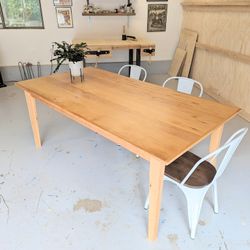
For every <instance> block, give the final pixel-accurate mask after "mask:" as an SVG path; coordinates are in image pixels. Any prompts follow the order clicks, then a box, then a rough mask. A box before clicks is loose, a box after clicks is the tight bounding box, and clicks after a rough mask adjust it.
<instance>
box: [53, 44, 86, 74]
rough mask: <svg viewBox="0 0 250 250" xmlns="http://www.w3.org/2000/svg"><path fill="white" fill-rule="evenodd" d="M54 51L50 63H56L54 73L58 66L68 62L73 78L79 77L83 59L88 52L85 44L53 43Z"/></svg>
mask: <svg viewBox="0 0 250 250" xmlns="http://www.w3.org/2000/svg"><path fill="white" fill-rule="evenodd" d="M54 44H55V45H56V49H55V50H54V53H53V54H54V58H53V59H51V62H53V61H56V62H57V66H56V68H55V70H54V73H55V72H57V71H58V70H59V68H60V66H61V65H62V64H63V63H64V62H65V61H66V60H68V61H69V67H70V69H71V73H72V75H73V76H80V69H82V68H83V59H84V58H85V57H86V53H87V51H88V48H87V44H86V43H83V42H82V43H79V44H69V43H67V42H65V41H63V42H62V43H57V42H55V43H54Z"/></svg>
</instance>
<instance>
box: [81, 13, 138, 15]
mask: <svg viewBox="0 0 250 250" xmlns="http://www.w3.org/2000/svg"><path fill="white" fill-rule="evenodd" d="M82 15H83V16H135V15H136V14H135V13H82Z"/></svg>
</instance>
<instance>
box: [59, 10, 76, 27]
mask: <svg viewBox="0 0 250 250" xmlns="http://www.w3.org/2000/svg"><path fill="white" fill-rule="evenodd" d="M56 18H57V24H58V28H72V27H73V19H72V11H71V7H61V8H59V7H57V8H56Z"/></svg>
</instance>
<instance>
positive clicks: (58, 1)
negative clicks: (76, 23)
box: [53, 0, 72, 6]
mask: <svg viewBox="0 0 250 250" xmlns="http://www.w3.org/2000/svg"><path fill="white" fill-rule="evenodd" d="M53 2H54V5H55V6H72V0H53Z"/></svg>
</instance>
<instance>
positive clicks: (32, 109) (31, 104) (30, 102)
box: [24, 91, 41, 148]
mask: <svg viewBox="0 0 250 250" xmlns="http://www.w3.org/2000/svg"><path fill="white" fill-rule="evenodd" d="M24 93H25V97H26V102H27V106H28V111H29V116H30V122H31V127H32V130H33V135H34V140H35V145H36V147H37V148H41V140H40V134H39V127H38V122H37V111H36V100H35V98H34V97H32V96H31V94H30V93H28V92H27V91H25V92H24Z"/></svg>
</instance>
